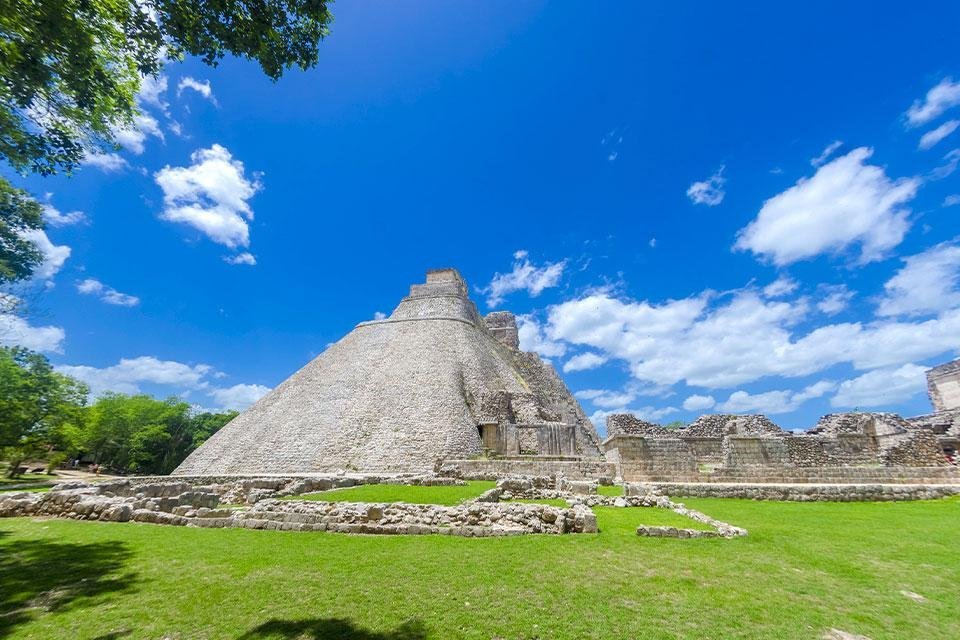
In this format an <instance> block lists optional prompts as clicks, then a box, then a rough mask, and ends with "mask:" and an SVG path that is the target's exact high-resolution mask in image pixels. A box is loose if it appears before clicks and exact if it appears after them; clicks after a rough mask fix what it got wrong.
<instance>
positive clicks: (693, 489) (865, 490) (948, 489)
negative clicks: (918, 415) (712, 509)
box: [628, 482, 960, 502]
mask: <svg viewBox="0 0 960 640" xmlns="http://www.w3.org/2000/svg"><path fill="white" fill-rule="evenodd" d="M631 486H632V487H637V491H638V492H640V493H641V494H642V493H646V492H650V491H655V492H658V493H665V494H669V495H672V496H686V497H697V498H747V499H750V500H782V501H791V502H890V501H896V500H930V499H935V498H945V497H948V496H954V495H960V485H948V484H939V485H917V484H810V483H807V484H762V483H754V484H746V483H729V484H728V483H720V482H708V483H693V482H689V483H688V482H647V483H642V484H638V485H628V491H629V489H630V487H631Z"/></svg>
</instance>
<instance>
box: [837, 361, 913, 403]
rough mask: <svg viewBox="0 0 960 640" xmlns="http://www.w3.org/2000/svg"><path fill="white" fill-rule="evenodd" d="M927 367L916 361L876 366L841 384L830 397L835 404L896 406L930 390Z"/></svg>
mask: <svg viewBox="0 0 960 640" xmlns="http://www.w3.org/2000/svg"><path fill="white" fill-rule="evenodd" d="M926 371H927V370H926V369H925V368H924V367H920V366H917V365H915V364H913V363H908V364H905V365H903V366H901V367H899V368H889V369H876V370H874V371H870V372H869V373H865V374H863V375H862V376H859V377H857V378H853V379H852V380H844V381H843V382H841V383H840V389H839V390H838V391H837V394H836V395H835V396H834V397H833V398H832V399H831V400H830V404H832V405H833V406H834V407H879V406H883V405H888V406H889V405H895V404H897V403H899V402H903V401H905V400H909V399H910V398H912V397H914V396H916V395H918V394H920V393H924V392H926V390H927V377H926Z"/></svg>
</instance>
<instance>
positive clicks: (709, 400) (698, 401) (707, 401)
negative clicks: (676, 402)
mask: <svg viewBox="0 0 960 640" xmlns="http://www.w3.org/2000/svg"><path fill="white" fill-rule="evenodd" d="M715 404H717V401H716V400H714V399H713V396H701V395H696V394H694V395H692V396H690V397H689V398H687V399H686V400H684V401H683V408H684V409H686V410H687V411H706V410H707V409H709V408H710V407H712V406H713V405H715Z"/></svg>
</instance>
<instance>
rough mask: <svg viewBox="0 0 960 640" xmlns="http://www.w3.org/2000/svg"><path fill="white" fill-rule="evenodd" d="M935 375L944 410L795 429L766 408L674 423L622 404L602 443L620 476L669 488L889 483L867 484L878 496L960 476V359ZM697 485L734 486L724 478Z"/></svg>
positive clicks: (937, 400) (936, 396)
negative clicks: (642, 416) (655, 420)
mask: <svg viewBox="0 0 960 640" xmlns="http://www.w3.org/2000/svg"><path fill="white" fill-rule="evenodd" d="M928 380H929V388H930V398H931V402H932V403H933V405H934V408H935V409H936V411H935V412H934V413H932V414H929V415H925V416H918V417H915V418H910V419H905V418H903V417H901V416H899V415H897V414H894V413H861V412H854V413H838V414H830V415H826V416H823V417H822V418H821V419H820V420H819V421H818V422H817V424H816V425H815V426H814V427H813V428H811V429H809V430H808V431H806V432H803V433H794V432H788V431H784V430H782V429H781V428H780V427H778V426H777V425H776V424H774V423H773V422H772V421H771V420H770V419H768V418H767V417H766V416H762V415H740V416H738V415H705V416H701V417H700V418H699V419H697V420H696V421H694V422H693V423H692V424H690V425H688V426H686V427H684V428H680V429H668V428H665V427H663V426H660V425H657V424H652V423H649V422H645V421H643V420H639V419H637V418H636V417H634V416H632V415H629V414H616V415H612V416H609V417H608V418H607V437H606V439H605V440H604V442H603V448H604V451H605V453H606V459H607V461H608V462H612V463H614V464H615V465H616V468H617V476H618V477H620V478H623V479H624V480H627V481H647V482H652V483H658V485H659V486H661V488H665V485H664V484H663V483H754V484H755V483H780V484H784V485H792V484H798V483H801V484H802V483H821V484H861V485H883V486H884V487H885V488H883V490H882V491H880V492H877V491H874V490H872V489H871V490H868V491H867V492H866V493H867V494H868V495H872V496H873V498H872V499H887V496H886V494H889V495H890V496H893V497H894V498H896V497H897V496H900V497H903V496H905V495H907V494H908V493H910V491H909V490H905V489H903V488H902V487H901V488H895V487H893V486H891V485H914V486H918V487H923V486H925V485H932V484H943V483H946V484H952V483H957V482H960V474H958V471H957V466H956V452H957V441H958V435H960V393H958V389H960V386H958V385H960V383H958V380H960V361H954V362H951V363H948V364H946V365H943V366H940V367H936V368H934V369H931V370H930V372H929V373H928ZM917 491H918V492H919V494H920V495H925V494H924V491H923V490H921V489H917ZM861 492H863V490H861ZM698 493H699V494H700V495H733V494H731V493H730V492H729V491H727V492H724V491H723V490H721V489H717V488H712V489H711V488H707V489H703V490H702V491H699V492H698ZM814 493H816V492H809V491H803V490H797V489H796V488H795V487H793V488H790V489H783V488H781V489H775V490H772V491H771V492H768V493H767V495H773V496H785V495H791V496H797V495H799V496H801V498H800V499H804V498H803V497H802V496H808V497H809V496H810V495H813V494H814ZM828 493H829V492H828ZM754 497H756V496H754Z"/></svg>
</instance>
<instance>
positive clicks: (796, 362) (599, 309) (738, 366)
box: [544, 289, 960, 389]
mask: <svg viewBox="0 0 960 640" xmlns="http://www.w3.org/2000/svg"><path fill="white" fill-rule="evenodd" d="M811 311H812V305H811V303H810V302H809V301H808V300H806V299H803V298H801V299H799V300H795V301H790V302H787V301H779V300H777V301H773V300H764V299H762V298H761V297H760V296H758V295H757V293H756V292H755V291H753V290H749V289H747V290H742V291H739V292H737V293H735V294H733V295H731V296H729V297H726V296H724V297H718V296H716V294H712V293H711V292H704V293H702V294H700V295H698V296H695V297H691V298H687V299H685V300H678V301H677V300H669V301H667V302H664V303H661V304H651V303H649V302H646V301H643V302H632V301H629V300H618V299H616V298H613V297H611V296H610V294H608V293H595V294H591V295H589V296H586V297H584V298H581V299H578V300H571V301H568V302H564V303H562V304H558V305H554V306H552V307H550V308H549V310H548V322H547V325H546V328H545V331H544V334H545V336H546V339H548V340H550V341H552V342H553V343H556V344H558V345H559V346H563V344H567V343H569V344H576V345H581V346H586V347H590V348H592V349H595V350H597V351H598V352H599V353H601V354H603V355H607V356H609V357H610V358H612V359H618V360H622V361H624V362H626V363H627V364H628V365H629V367H630V371H631V374H632V375H633V377H634V378H636V379H637V380H640V381H644V382H648V383H651V384H655V385H673V384H675V383H677V382H680V381H685V382H686V383H687V384H688V385H691V386H698V387H704V388H709V389H715V388H729V387H733V386H736V385H740V384H745V383H748V382H752V381H755V380H758V379H761V378H763V377H766V376H780V377H799V376H805V375H810V374H813V373H816V372H818V371H822V370H825V369H827V368H828V367H831V366H833V365H836V364H841V363H849V364H852V365H853V367H854V368H855V369H858V370H868V369H873V368H878V367H885V366H891V365H901V364H904V363H906V362H912V361H916V360H920V359H925V358H930V357H933V356H937V355H941V354H944V353H946V352H949V351H951V350H954V349H956V348H957V346H958V345H957V336H958V335H960V308H956V309H952V310H949V311H944V312H943V313H941V314H940V315H939V316H938V317H936V318H932V319H929V320H926V321H924V322H912V321H893V320H891V319H881V320H877V321H874V322H869V323H860V322H856V323H851V322H846V323H837V324H825V325H821V326H818V327H815V328H813V329H810V330H808V331H806V332H803V331H798V330H797V329H796V327H798V326H800V323H801V322H804V321H809V320H811Z"/></svg>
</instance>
